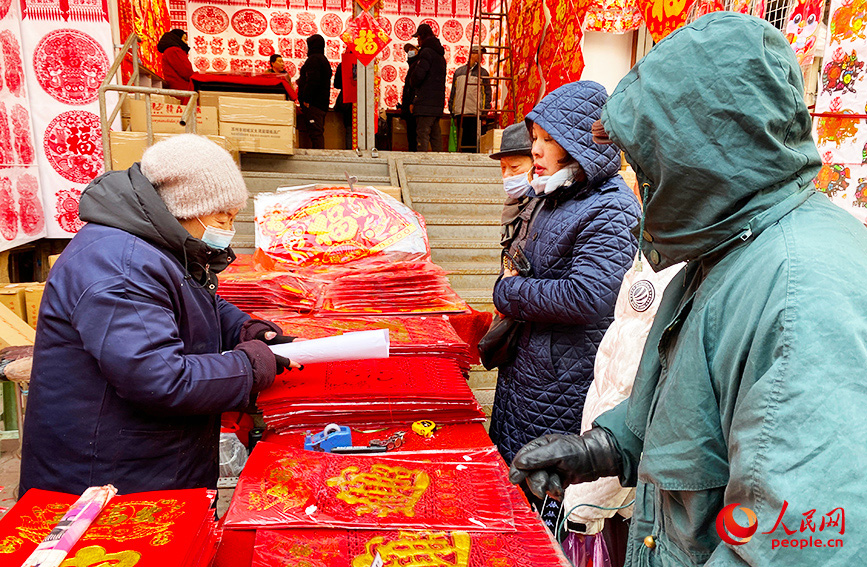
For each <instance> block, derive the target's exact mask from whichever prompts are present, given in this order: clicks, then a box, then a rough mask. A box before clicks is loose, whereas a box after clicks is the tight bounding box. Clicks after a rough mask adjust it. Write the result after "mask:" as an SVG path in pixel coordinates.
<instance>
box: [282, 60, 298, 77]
mask: <svg viewBox="0 0 867 567" xmlns="http://www.w3.org/2000/svg"><path fill="white" fill-rule="evenodd" d="M285 65H286V66H285V70H286V74H287V75H289V76H290V77H294V76H295V72H296V71H298V69H297V68H296V67H295V63H293V62H291V61H286V62H285Z"/></svg>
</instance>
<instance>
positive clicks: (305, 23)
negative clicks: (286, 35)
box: [296, 12, 319, 37]
mask: <svg viewBox="0 0 867 567" xmlns="http://www.w3.org/2000/svg"><path fill="white" fill-rule="evenodd" d="M296 31H297V32H298V35H302V36H304V37H309V36H311V35H313V34H314V33H316V32H318V31H319V29H318V28H317V27H316V16H314V15H313V14H311V13H310V12H302V13H301V14H298V27H297V28H296Z"/></svg>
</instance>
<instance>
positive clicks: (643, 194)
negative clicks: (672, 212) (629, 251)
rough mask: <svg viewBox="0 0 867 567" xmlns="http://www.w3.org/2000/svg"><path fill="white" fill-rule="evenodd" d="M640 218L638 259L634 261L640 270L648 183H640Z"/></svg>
mask: <svg viewBox="0 0 867 567" xmlns="http://www.w3.org/2000/svg"><path fill="white" fill-rule="evenodd" d="M641 189H642V192H641V218H640V219H639V220H638V261H637V262H636V263H635V271H636V272H641V271H642V270H643V269H644V264H643V263H642V262H641V239H642V238H644V210H645V209H644V207H645V206H646V204H647V194H648V193H649V192H650V185H649V184H648V183H642V184H641Z"/></svg>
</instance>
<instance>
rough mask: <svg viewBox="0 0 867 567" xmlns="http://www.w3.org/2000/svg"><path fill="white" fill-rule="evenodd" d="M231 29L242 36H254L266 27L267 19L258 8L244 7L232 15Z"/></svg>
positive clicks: (262, 31)
mask: <svg viewBox="0 0 867 567" xmlns="http://www.w3.org/2000/svg"><path fill="white" fill-rule="evenodd" d="M232 29H234V30H235V31H236V32H238V33H239V34H241V35H243V36H244V37H256V36H257V35H262V34H263V33H265V30H267V29H268V19H267V18H265V16H263V15H262V12H260V11H258V10H251V9H250V8H244V9H243V10H238V11H237V12H235V15H234V16H232Z"/></svg>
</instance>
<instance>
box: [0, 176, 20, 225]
mask: <svg viewBox="0 0 867 567" xmlns="http://www.w3.org/2000/svg"><path fill="white" fill-rule="evenodd" d="M0 235H2V236H3V238H5V239H6V240H12V239H13V238H15V237H16V236H18V211H17V210H16V209H15V200H14V199H13V198H12V182H11V181H9V178H8V177H0Z"/></svg>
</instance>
